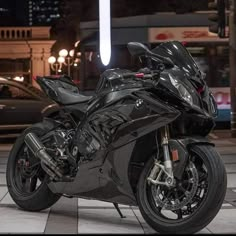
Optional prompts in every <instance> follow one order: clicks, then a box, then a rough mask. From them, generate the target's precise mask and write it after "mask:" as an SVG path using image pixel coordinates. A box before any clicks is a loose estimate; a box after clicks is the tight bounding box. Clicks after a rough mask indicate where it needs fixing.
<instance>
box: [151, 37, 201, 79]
mask: <svg viewBox="0 0 236 236" xmlns="http://www.w3.org/2000/svg"><path fill="white" fill-rule="evenodd" d="M152 52H154V53H155V54H158V55H161V56H164V57H167V58H170V59H171V60H172V61H173V62H174V64H175V65H176V66H178V67H179V68H180V69H181V70H183V71H184V72H185V73H187V74H188V75H190V76H193V77H196V76H199V75H201V73H200V70H199V68H198V66H197V64H196V63H195V61H194V60H193V58H192V56H191V55H190V53H189V52H188V51H187V49H186V48H185V47H184V46H183V45H182V44H181V43H180V42H178V41H172V42H166V43H162V44H161V45H159V46H158V47H156V48H154V49H153V50H152Z"/></svg>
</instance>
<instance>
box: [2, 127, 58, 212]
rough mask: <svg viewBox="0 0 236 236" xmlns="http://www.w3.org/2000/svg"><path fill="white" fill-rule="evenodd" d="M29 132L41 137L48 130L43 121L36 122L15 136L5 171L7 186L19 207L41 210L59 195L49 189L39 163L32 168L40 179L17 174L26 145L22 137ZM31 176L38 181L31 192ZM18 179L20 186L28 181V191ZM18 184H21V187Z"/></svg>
mask: <svg viewBox="0 0 236 236" xmlns="http://www.w3.org/2000/svg"><path fill="white" fill-rule="evenodd" d="M29 132H34V133H35V134H36V135H37V136H39V137H41V136H43V135H44V134H46V133H47V132H48V129H47V128H46V127H45V125H44V123H37V124H35V125H33V126H32V127H30V128H28V129H26V130H25V131H24V132H23V133H22V135H21V136H20V137H18V138H17V140H16V142H15V143H14V145H13V148H12V150H11V152H10V155H9V157H8V162H7V172H6V177H7V186H8V190H9V193H10V195H11V197H12V199H13V200H14V202H15V203H16V204H17V205H18V206H19V207H20V208H22V209H24V210H27V211H41V210H44V209H47V208H49V207H50V206H52V205H53V204H54V203H56V202H57V201H58V200H59V198H60V197H61V196H60V195H57V194H54V193H53V192H52V191H51V190H50V189H49V187H48V185H47V181H48V175H47V174H46V173H45V172H44V171H43V169H42V167H41V165H40V164H39V165H38V166H37V168H38V169H37V170H33V171H35V173H36V172H37V173H38V175H39V176H38V178H40V180H37V179H36V177H35V176H33V177H32V179H30V180H29V179H27V177H22V176H18V174H19V173H21V172H22V170H21V169H20V167H19V160H20V161H21V162H22V160H24V159H23V158H20V155H21V154H22V152H23V151H22V150H23V149H24V148H25V147H26V144H25V143H24V137H25V135H26V134H27V133H29ZM30 159H31V160H33V162H38V161H40V160H39V159H38V158H36V157H34V156H32V155H31V156H30ZM35 168H36V167H35ZM19 169H20V170H19ZM23 171H24V170H23ZM27 174H28V175H29V176H30V175H31V174H30V172H27V171H26V175H27ZM33 178H34V180H35V181H36V183H37V181H38V182H40V183H39V184H40V185H39V187H38V188H37V189H36V184H34V185H35V186H34V187H35V190H34V191H32V192H31V184H32V183H33ZM19 179H21V180H22V181H23V180H24V183H25V184H24V183H23V184H22V186H23V185H26V181H28V182H29V184H30V191H29V190H27V191H24V189H25V188H23V187H22V186H21V184H20V181H19ZM32 185H33V184H32ZM19 186H21V187H22V188H21V187H19Z"/></svg>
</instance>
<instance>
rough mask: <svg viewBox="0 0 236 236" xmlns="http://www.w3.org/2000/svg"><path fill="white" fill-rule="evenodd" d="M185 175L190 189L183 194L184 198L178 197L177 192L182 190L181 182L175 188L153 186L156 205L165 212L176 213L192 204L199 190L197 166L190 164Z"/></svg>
mask: <svg viewBox="0 0 236 236" xmlns="http://www.w3.org/2000/svg"><path fill="white" fill-rule="evenodd" d="M185 173H186V174H187V176H188V177H189V178H188V181H189V184H188V189H186V191H185V192H183V190H181V191H182V192H183V194H182V196H180V197H178V196H177V195H178V194H176V192H177V191H178V189H179V188H182V189H183V187H182V184H181V182H180V183H179V184H178V183H177V186H175V187H173V188H167V187H166V186H162V185H158V186H155V185H152V194H153V197H154V200H155V202H156V204H157V205H158V206H159V207H161V208H162V209H163V210H171V211H175V210H178V209H181V208H183V207H184V206H186V205H187V204H189V203H191V201H192V198H193V197H194V196H195V194H196V191H197V188H198V182H199V177H198V171H197V168H196V167H195V165H194V164H193V163H192V162H190V163H189V165H188V166H187V167H186V169H185Z"/></svg>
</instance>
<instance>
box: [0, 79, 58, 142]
mask: <svg viewBox="0 0 236 236" xmlns="http://www.w3.org/2000/svg"><path fill="white" fill-rule="evenodd" d="M58 109H59V106H58V105H57V104H56V103H55V102H53V101H52V100H50V99H49V98H48V97H47V96H46V95H45V93H44V92H42V91H41V90H39V89H37V88H36V87H34V86H32V85H31V84H26V83H22V82H17V81H12V80H9V79H6V78H2V77H0V138H6V137H8V138H10V137H16V136H18V135H19V134H20V133H21V132H22V131H23V130H24V129H25V128H27V127H28V126H30V125H31V124H33V123H37V122H39V121H41V120H42V118H43V117H44V116H53V115H54V114H56V112H58Z"/></svg>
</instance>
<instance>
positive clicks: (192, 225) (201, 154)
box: [137, 145, 227, 234]
mask: <svg viewBox="0 0 236 236" xmlns="http://www.w3.org/2000/svg"><path fill="white" fill-rule="evenodd" d="M153 164H154V161H153V159H150V160H149V161H148V162H147V163H146V165H145V167H144V169H143V171H142V174H141V176H140V179H139V183H138V189H137V202H138V205H139V209H140V211H141V214H142V216H143V217H144V219H145V220H146V222H147V223H148V224H149V225H150V226H151V227H152V228H153V229H155V230H156V231H157V232H159V233H175V234H176V233H177V234H186V233H187V234H192V233H195V232H198V231H199V230H201V229H203V228H204V227H206V226H207V225H208V224H209V223H210V222H211V221H212V220H213V219H214V217H215V216H216V214H217V213H218V211H219V210H220V208H221V205H222V203H223V201H224V197H225V193H226V188H227V177H226V171H225V167H224V164H223V162H222V160H221V158H220V156H219V154H218V153H217V152H216V150H215V149H214V148H213V147H212V146H204V145H196V146H192V147H191V150H190V153H189V162H188V164H187V165H186V167H185V170H184V173H183V176H182V179H181V180H176V184H175V186H174V187H167V186H165V185H154V184H152V183H150V182H148V181H147V178H148V177H149V175H150V172H151V170H152V168H153Z"/></svg>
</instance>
